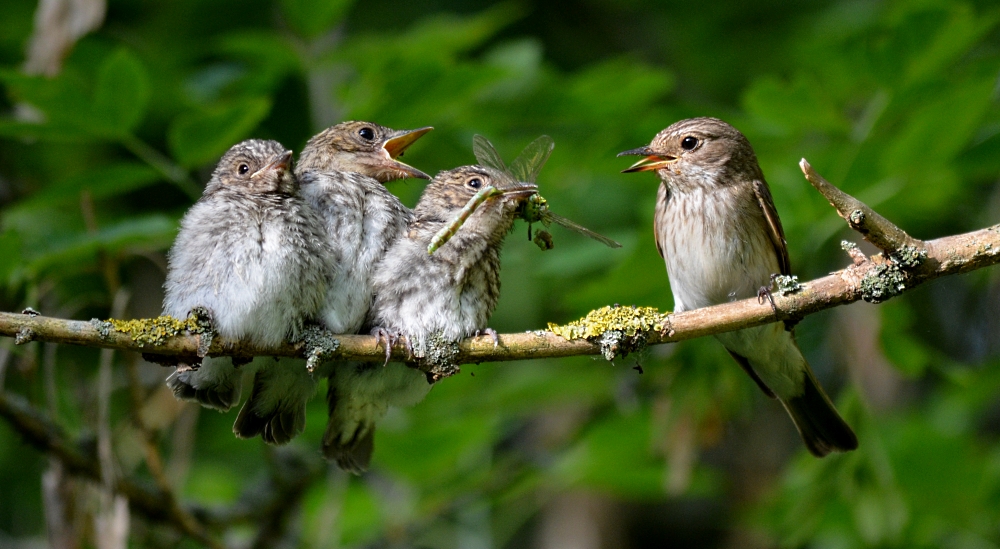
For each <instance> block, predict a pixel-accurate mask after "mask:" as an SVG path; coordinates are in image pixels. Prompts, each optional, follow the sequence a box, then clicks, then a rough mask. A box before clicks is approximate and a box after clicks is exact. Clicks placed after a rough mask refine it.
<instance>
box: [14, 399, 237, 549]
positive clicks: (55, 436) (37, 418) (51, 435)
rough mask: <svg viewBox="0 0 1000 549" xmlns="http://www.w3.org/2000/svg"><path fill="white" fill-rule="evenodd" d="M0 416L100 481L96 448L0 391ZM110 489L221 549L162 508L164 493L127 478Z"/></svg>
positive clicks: (156, 517)
mask: <svg viewBox="0 0 1000 549" xmlns="http://www.w3.org/2000/svg"><path fill="white" fill-rule="evenodd" d="M0 417H3V418H4V419H6V420H7V422H8V423H10V425H11V427H13V428H14V429H15V430H16V431H17V432H19V433H21V436H23V437H24V438H25V440H26V441H27V442H28V443H29V444H31V445H32V446H35V447H36V448H38V449H40V450H42V451H45V452H48V453H49V454H50V455H53V456H55V457H56V458H58V459H59V461H61V462H62V463H63V464H64V465H65V466H66V468H67V469H68V470H69V471H70V472H71V473H74V474H77V475H80V476H83V477H87V478H89V479H91V480H93V481H95V482H101V481H102V480H103V479H102V476H101V465H100V459H99V458H98V456H97V448H96V446H95V445H91V444H85V443H79V442H74V441H72V440H70V438H69V436H68V435H67V434H66V432H65V431H64V430H63V428H62V427H61V426H59V425H58V424H56V423H54V422H53V421H52V420H50V419H49V418H48V417H46V416H45V415H43V414H42V413H41V412H39V411H38V410H36V409H35V408H34V407H32V406H31V405H30V404H28V402H27V401H25V400H24V399H23V398H21V397H19V396H17V395H12V394H9V393H4V392H0ZM111 488H112V489H113V490H114V491H115V492H117V493H119V494H122V495H124V496H125V497H126V498H128V502H129V506H130V507H131V508H132V509H133V510H134V511H137V512H139V513H140V514H142V515H143V516H145V517H147V518H149V519H151V520H154V521H157V522H163V523H167V524H170V525H172V526H173V527H174V528H176V529H177V530H179V531H181V532H183V533H184V534H186V535H187V536H189V537H191V538H192V539H194V540H197V541H199V542H200V543H202V544H203V545H205V546H207V547H213V548H221V547H222V546H221V545H220V544H219V543H218V542H217V541H215V540H214V539H212V538H210V537H209V536H208V534H206V533H205V531H204V528H203V527H201V526H200V525H198V524H193V523H192V522H190V521H189V520H187V518H188V517H187V516H181V515H179V514H177V509H176V508H172V507H168V506H165V505H164V504H163V503H164V501H165V499H164V496H165V494H164V493H163V492H162V491H161V490H158V489H156V488H153V487H151V486H147V485H144V484H140V483H138V482H136V481H134V480H132V479H130V478H128V477H119V478H115V479H114V480H113V484H112V486H111ZM188 516H189V515H188Z"/></svg>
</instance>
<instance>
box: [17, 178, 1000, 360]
mask: <svg viewBox="0 0 1000 549" xmlns="http://www.w3.org/2000/svg"><path fill="white" fill-rule="evenodd" d="M800 166H801V168H802V171H803V173H804V174H805V175H806V178H807V179H808V180H809V181H810V182H811V183H812V184H813V185H814V186H815V187H816V188H817V190H819V191H820V192H821V193H822V194H823V195H824V196H825V197H826V198H827V199H828V200H829V201H830V203H831V204H833V205H834V207H835V208H837V211H838V213H839V214H840V215H841V216H842V217H844V218H845V219H847V220H848V223H849V224H850V225H851V226H852V228H854V229H855V230H858V231H859V232H861V233H862V234H863V235H864V236H865V238H867V239H868V240H869V241H870V242H872V243H873V244H875V245H876V246H878V247H879V248H882V249H883V250H887V253H883V254H879V255H876V256H872V257H870V258H865V257H864V256H863V255H861V254H860V252H859V251H857V250H856V249H855V250H852V256H853V257H854V258H855V262H854V264H853V265H851V266H849V267H847V268H845V269H843V270H840V271H837V272H834V273H832V274H830V275H827V276H824V277H822V278H818V279H815V280H812V281H809V282H806V283H803V284H792V287H786V288H780V289H779V290H778V291H776V292H775V294H774V305H775V308H774V309H772V308H771V306H770V303H767V302H764V303H760V302H758V300H757V299H747V300H743V301H736V302H733V303H726V304H722V305H715V306H712V307H705V308H702V309H697V310H693V311H685V312H682V313H675V314H670V315H667V316H666V319H665V324H666V326H665V329H663V330H648V331H646V332H645V333H643V334H640V335H641V336H642V338H641V341H639V343H640V344H648V345H655V344H661V343H671V342H674V341H681V340H684V339H691V338H695V337H701V336H706V335H712V334H718V333H722V332H728V331H733V330H739V329H742V328H749V327H752V326H759V325H762V324H767V323H769V322H776V321H782V320H786V321H797V320H799V319H801V318H802V317H804V316H806V315H809V314H812V313H815V312H818V311H821V310H824V309H829V308H831V307H836V306H838V305H845V304H847V303H852V302H854V301H858V300H861V299H864V300H866V301H870V302H874V303H877V302H881V301H884V300H886V299H888V298H890V297H893V296H895V295H899V294H900V293H902V292H904V291H906V290H909V289H911V288H913V287H915V286H917V285H919V284H922V283H924V282H926V281H929V280H933V279H935V278H938V277H942V276H947V275H953V274H960V273H965V272H968V271H972V270H975V269H979V268H982V267H986V266H989V265H994V264H996V263H1000V225H995V226H993V227H988V228H985V229H980V230H978V231H973V232H970V233H966V234H961V235H955V236H948V237H944V238H939V239H937V240H930V241H926V242H924V241H920V240H917V239H914V238H912V237H910V236H909V235H907V234H906V232H905V231H903V230H902V229H900V228H899V227H896V226H895V225H893V224H892V223H891V222H890V221H888V220H887V219H885V218H884V217H882V216H880V215H879V214H877V213H875V211H874V210H872V209H871V208H870V207H868V206H867V205H865V204H864V203H862V202H861V201H859V200H857V199H856V198H854V197H851V196H850V195H848V194H846V193H844V192H843V191H841V190H840V189H837V188H836V187H834V186H833V185H831V184H830V183H828V182H827V181H826V180H825V179H823V178H822V177H820V176H819V175H818V174H816V172H815V171H813V169H812V167H811V166H810V165H809V164H808V162H806V161H805V160H803V161H802V163H801V164H800ZM857 212H860V215H859V214H858V213H857ZM612 328H613V327H612ZM0 335H3V336H7V337H14V338H16V340H17V341H19V342H21V343H24V342H27V341H32V340H37V341H49V342H54V343H64V344H72V345H84V346H89V347H102V348H112V349H121V350H129V351H137V352H145V353H155V354H158V355H175V356H176V355H180V356H189V357H191V356H195V355H198V350H199V347H200V346H201V345H202V344H203V343H207V341H204V342H203V336H202V335H200V334H193V335H185V334H181V335H176V336H173V337H167V338H164V339H163V341H162V342H159V343H158V344H155V345H152V344H144V343H142V342H140V341H135V340H133V339H132V336H130V335H129V334H127V333H120V332H115V331H114V330H109V329H108V325H107V324H103V323H100V322H96V321H90V322H86V321H75V320H63V319H57V318H47V317H43V316H35V315H34V314H15V313H0ZM335 337H336V339H337V340H338V342H339V346H338V347H337V348H336V349H335V350H332V352H330V353H329V354H328V355H327V358H328V359H330V360H356V361H368V362H380V361H383V360H385V355H384V352H383V351H382V349H381V347H379V345H378V342H377V340H376V339H375V338H374V337H372V336H367V335H337V336H335ZM607 345H608V343H607V342H604V343H603V344H602V343H601V342H600V341H598V338H591V339H590V340H585V339H576V340H572V341H568V340H566V339H564V338H563V337H561V336H558V335H556V334H554V333H552V332H550V331H530V332H524V333H513V334H501V335H500V336H499V345H497V346H494V344H493V340H492V339H491V338H490V337H487V336H480V337H473V338H467V339H465V340H463V341H461V342H460V343H459V344H458V352H457V354H456V355H455V357H454V358H455V361H456V362H458V363H463V364H464V363H479V362H499V361H510V360H527V359H538V358H556V357H565V356H577V355H596V354H602V353H604V354H607V351H608V348H607ZM626 350H627V347H626ZM207 351H208V355H209V356H233V355H235V356H254V355H266V356H288V357H304V356H305V354H306V344H304V343H301V342H300V343H284V344H282V345H280V346H279V347H276V348H270V349H260V348H256V347H254V346H253V345H251V344H248V343H244V342H238V341H228V340H224V339H222V338H219V337H215V338H213V339H212V341H211V344H210V345H209V346H208V347H207ZM392 359H393V360H397V361H401V362H407V361H412V359H411V357H409V355H408V353H407V350H406V348H405V345H404V344H402V343H398V344H397V345H396V346H395V347H394V348H393V350H392ZM415 366H416V367H418V368H420V369H421V370H425V371H430V370H431V369H433V367H434V366H433V365H429V364H417V365H415Z"/></svg>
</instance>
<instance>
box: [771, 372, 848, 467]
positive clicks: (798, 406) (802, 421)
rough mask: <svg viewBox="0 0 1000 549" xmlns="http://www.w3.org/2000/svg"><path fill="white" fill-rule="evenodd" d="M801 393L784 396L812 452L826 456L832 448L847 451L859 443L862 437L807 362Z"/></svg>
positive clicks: (790, 413)
mask: <svg viewBox="0 0 1000 549" xmlns="http://www.w3.org/2000/svg"><path fill="white" fill-rule="evenodd" d="M803 378H804V379H803V391H802V394H801V395H798V396H795V397H792V398H789V399H782V400H781V403H782V404H784V405H785V409H786V410H788V415H790V416H792V421H794V422H795V427H796V428H797V429H798V430H799V434H800V435H802V440H803V442H805V444H806V447H807V448H808V449H809V452H810V453H812V454H813V455H814V456H816V457H823V456H825V455H827V454H829V453H830V452H847V451H850V450H855V449H857V447H858V437H857V435H855V434H854V431H853V430H851V427H850V426H849V425H848V424H847V422H845V421H844V419H843V418H841V417H840V414H838V413H837V409H836V408H834V407H833V402H831V401H830V397H828V396H826V393H825V392H823V388H822V387H820V385H819V383H818V382H817V381H816V378H815V377H814V376H813V373H812V369H810V368H809V365H808V364H806V368H805V375H804V376H803Z"/></svg>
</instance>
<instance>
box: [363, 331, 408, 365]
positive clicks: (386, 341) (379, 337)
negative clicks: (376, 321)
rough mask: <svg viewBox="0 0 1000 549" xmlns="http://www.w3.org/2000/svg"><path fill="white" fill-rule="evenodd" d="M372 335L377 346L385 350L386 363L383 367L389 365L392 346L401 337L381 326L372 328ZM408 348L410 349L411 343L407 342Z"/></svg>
mask: <svg viewBox="0 0 1000 549" xmlns="http://www.w3.org/2000/svg"><path fill="white" fill-rule="evenodd" d="M371 335H373V336H375V340H376V342H377V343H376V344H377V345H381V346H382V348H383V349H385V362H384V363H383V364H382V366H385V365H387V364H389V359H390V358H392V346H393V345H395V344H396V341H398V340H399V336H397V335H396V334H393V333H391V332H389V330H386V329H385V328H383V327H381V326H377V327H375V328H372V331H371ZM407 347H409V341H407Z"/></svg>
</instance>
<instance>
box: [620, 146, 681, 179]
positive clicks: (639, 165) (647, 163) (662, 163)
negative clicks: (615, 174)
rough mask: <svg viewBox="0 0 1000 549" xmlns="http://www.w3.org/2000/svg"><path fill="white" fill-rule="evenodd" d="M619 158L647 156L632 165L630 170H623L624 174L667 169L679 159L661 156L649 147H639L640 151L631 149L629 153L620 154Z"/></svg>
mask: <svg viewBox="0 0 1000 549" xmlns="http://www.w3.org/2000/svg"><path fill="white" fill-rule="evenodd" d="M618 156H645V157H646V158H643V159H642V160H640V161H638V162H636V163H635V164H632V165H631V166H629V167H628V168H626V169H624V170H622V173H634V172H649V171H653V170H658V169H660V168H665V167H667V165H668V164H670V163H671V162H673V161H674V160H677V158H675V157H673V156H670V155H659V154H656V153H654V152H653V150H652V149H650V148H649V147H639V148H638V149H629V150H627V151H622V152H620V153H618Z"/></svg>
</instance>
